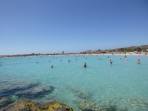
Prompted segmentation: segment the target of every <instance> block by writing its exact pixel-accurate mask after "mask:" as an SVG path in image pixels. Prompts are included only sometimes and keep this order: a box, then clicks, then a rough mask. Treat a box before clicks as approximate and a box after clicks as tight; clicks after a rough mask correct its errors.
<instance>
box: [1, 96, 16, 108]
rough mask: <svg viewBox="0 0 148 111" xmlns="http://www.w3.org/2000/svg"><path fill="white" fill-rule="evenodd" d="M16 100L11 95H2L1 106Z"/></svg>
mask: <svg viewBox="0 0 148 111" xmlns="http://www.w3.org/2000/svg"><path fill="white" fill-rule="evenodd" d="M12 102H14V100H12V99H11V98H10V97H0V108H2V107H5V106H7V105H9V104H11V103H12Z"/></svg>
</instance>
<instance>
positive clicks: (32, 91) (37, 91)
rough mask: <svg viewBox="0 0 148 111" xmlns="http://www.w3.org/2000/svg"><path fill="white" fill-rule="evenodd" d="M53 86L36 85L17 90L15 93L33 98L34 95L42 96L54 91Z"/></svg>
mask: <svg viewBox="0 0 148 111" xmlns="http://www.w3.org/2000/svg"><path fill="white" fill-rule="evenodd" d="M54 89H55V88H54V87H53V86H49V87H45V86H36V87H32V88H29V89H26V90H22V91H19V92H17V93H15V94H16V95H17V96H19V97H26V98H35V97H43V96H44V95H46V94H49V93H52V92H53V91H54Z"/></svg>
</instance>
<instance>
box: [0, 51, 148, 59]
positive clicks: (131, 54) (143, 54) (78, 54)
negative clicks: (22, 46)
mask: <svg viewBox="0 0 148 111" xmlns="http://www.w3.org/2000/svg"><path fill="white" fill-rule="evenodd" d="M100 55H102V56H103V55H105V56H108V55H109V56H110V55H115V56H125V55H128V56H148V55H147V54H146V53H139V54H136V53H134V52H130V53H99V54H95V53H94V54H93V53H92V54H81V53H65V54H33V55H32V54H22V55H0V58H16V57H37V56H40V57H42V56H100Z"/></svg>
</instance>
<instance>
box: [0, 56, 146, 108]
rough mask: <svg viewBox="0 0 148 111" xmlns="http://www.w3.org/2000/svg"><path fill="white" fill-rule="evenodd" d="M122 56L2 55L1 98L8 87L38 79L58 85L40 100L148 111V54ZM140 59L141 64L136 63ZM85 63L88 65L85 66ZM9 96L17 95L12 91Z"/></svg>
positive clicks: (41, 81) (44, 83)
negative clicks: (125, 58)
mask: <svg viewBox="0 0 148 111" xmlns="http://www.w3.org/2000/svg"><path fill="white" fill-rule="evenodd" d="M120 58H124V56H114V55H110V56H109V58H108V56H105V55H99V56H41V57H39V56H37V57H17V58H0V62H2V64H1V66H0V97H1V96H5V95H4V93H2V92H4V91H5V90H6V89H11V88H13V87H14V86H17V87H18V86H19V88H20V87H23V85H27V84H31V83H36V82H37V83H40V85H43V86H48V85H52V86H54V87H55V90H54V91H53V92H52V93H49V94H46V95H45V96H44V97H42V98H32V99H33V100H35V101H37V102H46V101H48V100H49V99H51V98H52V99H55V100H58V101H60V102H62V103H65V104H67V105H70V106H71V107H72V108H73V109H74V110H75V111H81V109H80V108H82V107H80V104H79V103H81V101H83V100H87V101H90V102H91V103H95V104H97V105H107V104H112V105H115V106H116V108H117V109H116V110H117V111H121V110H122V111H123V110H124V111H148V56H128V61H125V60H123V59H120ZM138 58H140V60H141V64H136V61H137V59H138ZM110 59H111V60H112V61H113V64H112V65H111V64H109V60H110ZM68 60H70V62H69V61H68ZM85 62H86V64H87V68H83V65H84V63H85ZM52 65H53V68H51V66H52ZM6 96H9V97H16V95H15V93H13V92H10V93H8V94H7V95H6ZM16 98H19V97H16ZM79 107H80V108H79Z"/></svg>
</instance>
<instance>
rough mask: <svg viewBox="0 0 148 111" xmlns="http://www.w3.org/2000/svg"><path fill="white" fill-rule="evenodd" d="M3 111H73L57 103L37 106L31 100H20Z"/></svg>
mask: <svg viewBox="0 0 148 111" xmlns="http://www.w3.org/2000/svg"><path fill="white" fill-rule="evenodd" d="M3 111H73V109H72V108H71V107H69V106H67V105H64V104H62V103H59V102H51V103H46V104H43V105H39V104H35V103H34V102H32V101H31V100H28V99H22V100H19V101H16V102H14V103H12V104H11V105H10V106H8V107H7V108H5V109H3Z"/></svg>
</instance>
